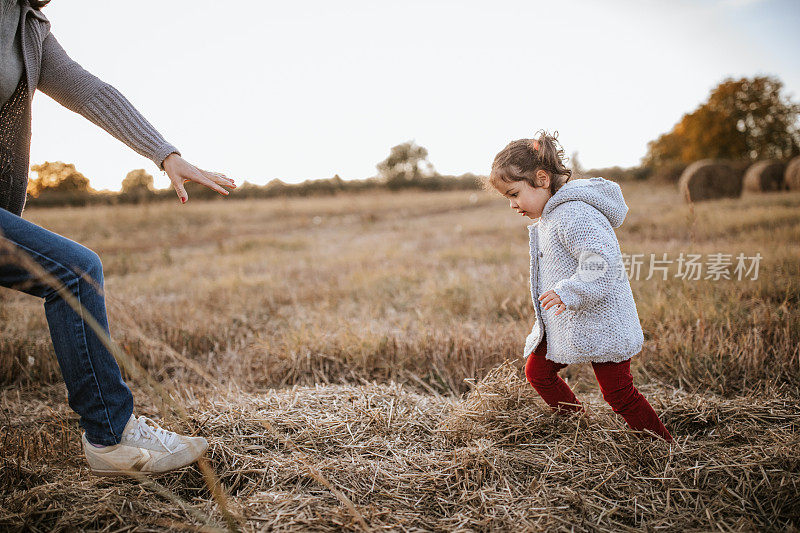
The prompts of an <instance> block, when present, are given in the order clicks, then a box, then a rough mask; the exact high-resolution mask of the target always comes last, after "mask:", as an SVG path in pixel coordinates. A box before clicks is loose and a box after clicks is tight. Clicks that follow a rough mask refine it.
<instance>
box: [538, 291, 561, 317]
mask: <svg viewBox="0 0 800 533" xmlns="http://www.w3.org/2000/svg"><path fill="white" fill-rule="evenodd" d="M539 301H540V302H542V309H550V308H551V307H553V306H556V309H557V311H556V316H557V315H560V314H561V313H563V312H564V310H565V309H566V308H567V306H566V305H565V304H564V302H562V301H561V297H559V296H558V294H556V293H555V292H553V291H552V290H549V291H547V292H545V293H543V294H542V295H541V296H539Z"/></svg>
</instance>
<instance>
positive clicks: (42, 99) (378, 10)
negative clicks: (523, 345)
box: [31, 0, 800, 190]
mask: <svg viewBox="0 0 800 533" xmlns="http://www.w3.org/2000/svg"><path fill="white" fill-rule="evenodd" d="M44 13H45V14H46V15H47V16H48V18H49V19H50V21H51V23H52V31H53V33H54V34H55V36H56V37H57V38H58V39H59V41H60V42H61V44H62V45H63V46H64V48H65V49H66V50H67V52H68V53H69V54H70V55H71V56H72V57H73V58H74V59H75V60H77V61H78V62H79V63H81V64H82V65H83V66H84V67H85V68H86V69H88V70H89V71H90V72H93V73H94V74H96V75H97V76H98V77H100V78H101V79H103V80H105V81H107V82H109V83H111V84H112V85H114V86H115V87H117V88H118V89H119V90H120V91H122V93H123V94H125V95H126V96H127V97H128V98H129V99H130V100H131V101H132V102H133V103H134V105H135V106H136V107H137V108H138V109H139V110H140V111H141V112H142V113H143V114H144V115H145V116H146V117H147V118H148V120H150V122H152V123H153V124H154V125H155V126H156V128H157V129H159V131H161V133H162V134H163V135H164V136H165V137H166V138H167V139H168V140H169V141H170V142H172V143H173V144H175V145H176V146H178V147H179V149H180V150H181V151H182V153H183V155H184V157H185V158H186V159H187V160H189V161H190V162H193V163H195V164H197V165H198V166H201V167H203V168H206V169H209V170H219V171H223V172H226V173H227V174H228V175H229V176H231V177H234V178H236V179H237V181H238V182H240V183H241V182H243V181H244V180H247V181H251V182H253V183H258V184H263V183H266V182H267V181H269V180H271V179H273V178H280V179H283V180H285V181H289V182H297V181H302V180H305V179H310V178H311V179H315V178H327V177H330V176H332V175H334V174H339V175H340V176H342V177H343V178H345V179H349V178H366V177H369V176H373V175H375V173H376V170H375V164H376V163H377V162H379V161H380V160H382V159H384V158H385V157H386V156H387V155H388V152H389V149H390V147H392V146H394V145H396V144H399V143H402V142H405V141H408V140H414V141H416V142H417V143H418V144H420V145H422V146H424V147H426V148H427V149H428V151H429V154H430V157H429V158H430V160H431V162H432V163H433V165H434V167H435V168H436V169H437V170H438V171H439V172H441V173H443V174H461V173H464V172H476V173H486V172H488V169H489V166H490V165H491V161H492V159H493V157H494V155H495V153H497V152H498V151H499V150H500V149H501V148H502V147H503V146H505V144H506V143H508V142H509V141H510V140H513V139H517V138H522V137H530V136H531V135H532V134H533V133H534V132H535V131H536V130H538V129H540V128H545V129H549V130H559V132H560V139H561V142H562V144H563V145H564V148H565V149H566V151H567V153H568V154H571V153H573V152H576V151H577V152H579V153H580V156H579V160H580V162H581V164H582V166H584V167H587V168H588V167H601V166H610V165H615V164H618V165H622V166H630V165H635V164H637V163H638V162H639V160H640V158H641V157H642V156H643V155H644V153H645V150H646V147H647V142H648V141H649V140H651V139H653V138H655V137H657V136H658V135H659V134H661V133H663V132H665V131H668V130H669V129H671V128H672V126H673V125H674V124H675V123H676V122H677V121H678V120H679V119H680V117H681V116H682V115H683V114H684V113H685V112H687V111H690V110H692V109H694V108H695V107H696V106H697V105H698V104H699V103H700V102H702V101H703V100H705V99H706V98H707V96H708V93H709V91H710V90H711V89H712V88H713V87H714V86H715V85H717V84H718V83H719V82H720V81H722V80H723V79H724V78H725V77H728V76H733V77H742V76H754V75H758V74H769V75H775V76H778V77H779V78H780V79H781V80H783V82H784V83H785V87H786V90H787V92H788V93H789V94H791V95H792V96H793V97H794V99H795V100H800V61H798V56H800V31H798V28H800V2H798V1H797V0H707V1H687V0H679V1H664V2H656V1H649V0H606V1H561V2H557V1H554V0H553V1H549V2H540V1H531V0H525V1H494V2H485V1H460V2H455V1H436V0H428V1H406V2H384V1H378V0H371V1H363V2H362V1H349V0H339V1H337V2H330V1H316V0H309V1H306V2H285V1H281V2H272V1H269V2H268V1H262V2H222V1H211V0H191V1H188V0H186V1H184V0H169V1H165V0H159V1H156V0H137V1H135V2H132V1H129V2H121V1H116V0H115V1H107V2H98V1H97V0H94V1H90V0H53V1H52V2H51V3H50V5H49V6H47V7H46V8H45V9H44ZM33 112H34V117H33V144H32V149H31V163H32V164H35V163H40V162H42V161H45V160H49V161H54V160H61V161H66V162H71V163H74V164H75V165H76V167H77V168H78V170H80V171H81V172H83V173H84V174H85V175H86V176H87V177H88V178H89V179H90V180H91V182H92V185H93V186H94V187H95V188H97V189H104V188H108V189H115V190H118V189H119V187H120V182H121V181H122V179H123V178H124V176H125V174H126V173H127V172H128V171H130V170H132V169H135V168H145V169H146V170H147V171H148V172H151V173H153V174H154V176H155V177H156V185H157V186H159V187H165V186H166V185H167V183H168V181H167V180H166V178H165V177H163V176H162V175H161V173H160V172H159V171H158V170H157V169H156V167H155V166H154V165H153V164H152V163H151V162H150V161H148V160H147V159H144V158H142V157H140V156H138V155H137V154H135V153H134V152H132V151H130V150H129V149H128V148H127V147H125V146H124V145H122V144H121V143H120V142H119V141H117V140H115V139H113V138H111V137H110V136H109V135H108V134H106V133H105V132H104V131H102V130H100V129H99V128H97V127H96V126H94V125H93V124H91V123H90V122H88V121H86V120H85V119H83V118H81V117H79V116H78V115H75V114H73V113H72V112H70V111H67V110H66V109H63V108H61V107H59V106H58V105H57V104H56V103H55V102H53V101H52V100H51V99H50V98H49V97H47V96H45V95H43V94H38V95H37V97H36V99H35V103H34V109H33Z"/></svg>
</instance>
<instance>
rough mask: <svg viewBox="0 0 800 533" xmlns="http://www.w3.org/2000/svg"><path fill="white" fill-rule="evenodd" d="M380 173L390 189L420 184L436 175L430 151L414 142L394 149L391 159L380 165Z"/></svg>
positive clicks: (388, 158) (399, 145)
mask: <svg viewBox="0 0 800 533" xmlns="http://www.w3.org/2000/svg"><path fill="white" fill-rule="evenodd" d="M377 167H378V173H379V175H380V177H381V179H383V181H384V182H385V183H386V186H387V187H389V188H390V189H400V188H402V187H409V186H412V185H415V184H419V183H420V182H421V181H422V180H424V179H425V178H430V177H433V176H435V175H436V171H435V170H434V169H433V165H431V164H430V162H429V161H428V151H427V150H426V149H425V148H423V147H422V146H419V145H417V144H416V143H414V142H413V141H409V142H405V143H403V144H398V145H397V146H394V147H392V149H391V151H390V152H389V157H387V158H386V159H384V160H383V161H381V162H380V163H378V165H377Z"/></svg>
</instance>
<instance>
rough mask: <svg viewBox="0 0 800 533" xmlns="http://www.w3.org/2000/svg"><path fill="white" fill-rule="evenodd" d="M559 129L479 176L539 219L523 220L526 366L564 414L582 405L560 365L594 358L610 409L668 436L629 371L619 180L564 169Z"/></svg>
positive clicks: (631, 346) (638, 340)
mask: <svg viewBox="0 0 800 533" xmlns="http://www.w3.org/2000/svg"><path fill="white" fill-rule="evenodd" d="M556 135H557V134H556ZM556 139H557V138H556V136H551V135H548V134H547V132H540V134H539V136H538V139H535V140H534V139H520V140H518V141H514V142H512V143H510V144H509V145H508V146H506V147H505V148H504V149H503V150H502V151H501V152H500V153H499V154H497V156H496V157H495V159H494V163H493V164H492V172H491V174H490V175H489V178H488V179H487V180H486V182H487V183H486V186H487V188H492V189H495V190H496V191H497V192H499V193H500V194H502V195H503V196H505V197H506V198H508V199H509V200H510V203H511V208H512V209H514V210H515V211H517V212H518V213H520V214H521V215H523V216H527V217H529V218H531V219H538V221H537V222H535V223H534V224H532V225H530V226H528V230H529V232H530V250H531V295H532V296H533V306H534V311H535V318H536V320H535V322H534V325H533V330H532V331H531V334H530V335H528V338H527V339H526V341H525V352H524V355H525V357H527V359H528V360H527V363H526V365H525V376H526V377H527V379H528V381H529V382H530V383H531V385H533V387H534V388H535V389H536V392H538V393H539V395H541V397H542V398H543V399H544V401H545V402H547V404H548V405H550V406H551V407H552V408H553V410H554V411H556V412H559V413H567V414H569V413H570V412H573V411H582V410H583V406H582V404H581V403H580V402H579V401H578V399H577V398H576V397H575V395H574V394H573V392H572V390H571V389H570V388H569V386H568V385H567V384H566V383H565V382H564V380H562V379H561V378H560V377H559V376H558V371H559V370H561V369H562V368H565V367H566V366H567V365H568V364H570V363H581V362H591V363H592V367H593V368H594V373H595V376H597V381H598V382H599V384H600V390H601V391H602V393H603V399H605V400H606V401H607V402H608V403H609V404H610V405H611V408H612V410H613V411H614V412H615V413H618V414H620V415H622V417H623V418H624V419H625V421H626V422H627V423H628V425H629V426H630V427H631V428H633V429H635V430H644V429H647V430H650V431H652V432H653V433H655V434H656V435H659V436H660V437H662V438H663V439H665V440H666V441H669V442H672V440H673V439H672V435H670V433H669V431H667V428H666V427H664V424H662V423H661V420H659V418H658V415H657V414H656V413H655V411H654V410H653V408H652V407H651V406H650V404H649V403H648V401H647V400H646V399H645V397H644V396H642V395H641V394H640V393H639V391H638V390H636V387H634V386H633V377H632V376H631V372H630V363H631V362H630V360H631V357H633V356H634V355H636V354H637V353H639V352H640V351H641V349H642V343H643V342H644V334H643V332H642V327H641V324H640V323H639V315H638V313H637V312H636V304H635V303H634V301H633V293H632V292H631V286H630V283H629V281H628V277H627V275H626V274H625V270H624V268H623V266H622V258H621V252H620V248H619V242H618V241H617V236H616V234H615V233H614V229H613V228H618V227H619V226H620V225H622V221H623V220H624V219H625V215H626V214H627V212H628V206H627V205H626V204H625V200H624V199H623V198H622V190H621V189H620V187H619V185H617V184H616V183H614V182H613V181H608V180H605V179H603V178H590V179H576V180H573V179H571V178H572V171H570V170H569V169H567V168H566V167H565V166H564V162H563V157H564V150H563V149H562V148H561V147H560V145H559V143H558V141H557V140H556Z"/></svg>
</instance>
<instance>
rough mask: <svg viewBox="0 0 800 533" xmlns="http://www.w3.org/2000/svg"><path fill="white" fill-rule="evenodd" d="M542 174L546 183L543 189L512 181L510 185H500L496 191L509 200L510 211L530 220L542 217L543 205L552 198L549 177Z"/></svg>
mask: <svg viewBox="0 0 800 533" xmlns="http://www.w3.org/2000/svg"><path fill="white" fill-rule="evenodd" d="M540 172H541V171H540ZM543 174H544V178H545V181H546V183H545V185H544V186H543V187H533V186H531V185H530V184H529V183H528V182H527V181H512V182H511V183H500V184H499V185H500V187H499V188H498V189H497V190H498V191H499V192H500V194H502V195H503V196H505V197H506V198H508V199H509V201H510V205H511V209H513V210H515V211H516V212H517V213H519V214H521V215H523V216H526V217H528V218H531V219H536V218H539V217H540V216H542V211H543V210H544V204H546V203H547V201H548V200H549V199H550V197H551V196H552V194H550V179H549V176H547V173H546V172H543ZM540 183H541V180H540Z"/></svg>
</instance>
